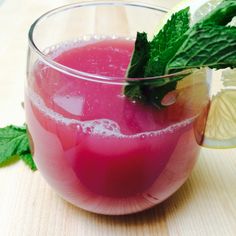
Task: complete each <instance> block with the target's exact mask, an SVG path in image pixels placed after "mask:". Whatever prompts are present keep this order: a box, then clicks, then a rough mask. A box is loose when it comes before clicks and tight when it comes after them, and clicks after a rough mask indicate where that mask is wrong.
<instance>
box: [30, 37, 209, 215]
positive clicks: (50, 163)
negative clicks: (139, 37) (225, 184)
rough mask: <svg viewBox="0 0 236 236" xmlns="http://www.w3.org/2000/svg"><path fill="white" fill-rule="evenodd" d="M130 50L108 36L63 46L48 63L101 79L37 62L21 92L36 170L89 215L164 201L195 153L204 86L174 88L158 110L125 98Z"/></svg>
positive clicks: (130, 44)
mask: <svg viewBox="0 0 236 236" xmlns="http://www.w3.org/2000/svg"><path fill="white" fill-rule="evenodd" d="M133 46H134V42H133V41H131V40H125V39H108V38H107V39H103V40H90V41H84V42H82V41H81V42H78V43H74V44H67V45H62V46H60V47H59V48H57V49H54V50H52V51H51V52H50V56H51V57H52V58H53V59H54V61H56V62H58V63H60V64H62V65H64V66H67V67H69V68H72V69H76V70H78V71H83V72H87V73H91V74H96V75H99V76H105V77H107V80H106V81H104V82H101V81H96V79H93V78H92V79H90V78H87V77H86V78H83V77H82V76H81V78H75V77H73V76H71V75H69V74H66V73H63V72H60V71H58V70H57V69H54V68H53V67H51V66H49V65H47V64H46V63H45V62H43V61H38V62H37V63H36V64H35V65H34V70H33V78H31V80H30V82H29V85H28V88H27V90H26V114H27V124H28V130H29V133H30V134H31V137H32V140H33V141H32V145H31V146H32V149H33V152H34V158H35V161H36V164H37V166H38V168H39V170H40V172H41V173H42V174H43V176H44V177H45V178H46V179H47V181H48V182H49V183H50V185H51V186H53V188H54V189H56V191H57V192H58V193H59V194H60V195H61V196H63V198H65V199H67V200H68V201H69V202H71V203H73V204H75V205H77V206H79V207H81V208H83V209H86V210H89V211H92V212H97V213H102V214H127V213H132V212H137V211H141V210H144V209H147V208H149V207H151V206H153V205H155V204H157V203H159V202H161V201H163V200H164V199H166V198H167V197H169V196H170V195H171V194H172V193H173V192H175V191H176V190H177V189H178V188H179V187H180V186H181V185H182V184H183V183H184V182H185V180H186V179H187V177H188V176H189V174H190V172H191V170H192V168H193V166H194V164H195V161H196V158H197V156H198V152H199V145H198V143H197V141H198V142H201V131H202V129H203V127H204V120H203V119H201V116H200V113H201V111H202V109H203V108H204V107H206V106H207V102H208V99H207V88H206V86H205V83H195V84H194V86H193V84H191V83H190V84H191V86H182V87H181V86H180V87H179V89H178V96H177V98H176V101H175V103H174V104H172V105H170V106H169V107H167V108H165V109H164V110H159V109H157V108H155V107H153V106H151V105H147V104H141V103H139V102H135V101H131V100H129V99H128V98H126V97H125V96H124V94H123V87H124V84H122V83H123V82H124V80H125V73H126V70H127V66H128V64H129V60H130V57H131V54H132V50H133ZM196 76H198V75H196ZM199 76H200V75H199ZM191 79H192V78H190V79H189V80H191ZM113 80H114V81H115V82H114V81H113ZM187 80H188V79H186V81H187ZM110 82H111V83H110ZM182 83H183V84H184V82H182ZM180 84H181V83H180Z"/></svg>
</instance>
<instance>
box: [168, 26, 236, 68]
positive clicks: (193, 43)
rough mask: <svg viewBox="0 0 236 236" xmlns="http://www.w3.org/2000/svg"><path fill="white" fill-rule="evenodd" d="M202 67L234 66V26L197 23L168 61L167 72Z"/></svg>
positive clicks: (235, 31) (235, 33) (235, 43)
mask: <svg viewBox="0 0 236 236" xmlns="http://www.w3.org/2000/svg"><path fill="white" fill-rule="evenodd" d="M202 67H209V68H212V69H224V68H227V67H231V68H235V67H236V27H227V26H220V25H214V27H212V25H206V24H197V25H196V26H194V27H193V29H192V30H191V32H190V33H189V35H188V38H187V39H186V41H185V42H184V44H183V45H182V46H181V47H180V49H179V50H178V52H177V53H176V55H175V56H174V57H173V58H172V60H171V61H170V62H169V63H168V65H167V73H169V72H170V73H173V72H177V71H181V70H185V69H191V68H202Z"/></svg>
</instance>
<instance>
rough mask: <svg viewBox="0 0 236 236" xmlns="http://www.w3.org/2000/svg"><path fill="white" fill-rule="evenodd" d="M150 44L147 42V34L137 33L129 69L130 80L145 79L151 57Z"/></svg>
mask: <svg viewBox="0 0 236 236" xmlns="http://www.w3.org/2000/svg"><path fill="white" fill-rule="evenodd" d="M149 50H150V46H149V42H148V40H147V34H146V33H139V32H138V33H137V37H136V41H135V46H134V52H133V55H132V59H131V62H130V65H129V68H128V72H127V75H126V76H127V77H128V78H143V76H144V69H145V68H144V66H145V64H146V63H147V60H148V57H149Z"/></svg>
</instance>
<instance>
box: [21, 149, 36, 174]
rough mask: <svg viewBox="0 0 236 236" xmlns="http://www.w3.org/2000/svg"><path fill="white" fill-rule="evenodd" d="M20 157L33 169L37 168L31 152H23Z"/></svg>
mask: <svg viewBox="0 0 236 236" xmlns="http://www.w3.org/2000/svg"><path fill="white" fill-rule="evenodd" d="M20 159H21V160H22V161H23V162H24V163H25V164H26V165H27V166H29V168H30V169H31V170H33V171H36V170H37V167H36V165H35V163H34V160H33V157H32V155H31V153H23V154H21V155H20Z"/></svg>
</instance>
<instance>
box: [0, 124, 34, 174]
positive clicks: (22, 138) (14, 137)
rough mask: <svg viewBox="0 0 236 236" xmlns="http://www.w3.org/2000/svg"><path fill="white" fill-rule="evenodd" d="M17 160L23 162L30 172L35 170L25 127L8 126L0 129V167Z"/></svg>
mask: <svg viewBox="0 0 236 236" xmlns="http://www.w3.org/2000/svg"><path fill="white" fill-rule="evenodd" d="M13 159H14V160H15V159H18V160H20V159H21V160H22V161H24V163H25V164H26V165H28V166H29V167H30V168H31V169H32V170H37V168H36V165H35V163H34V161H33V158H32V155H31V153H30V146H29V139H28V135H27V130H26V126H25V125H24V126H22V127H18V126H14V125H9V126H6V127H4V128H0V166H3V165H5V164H7V163H10V162H11V161H12V160H13Z"/></svg>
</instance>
